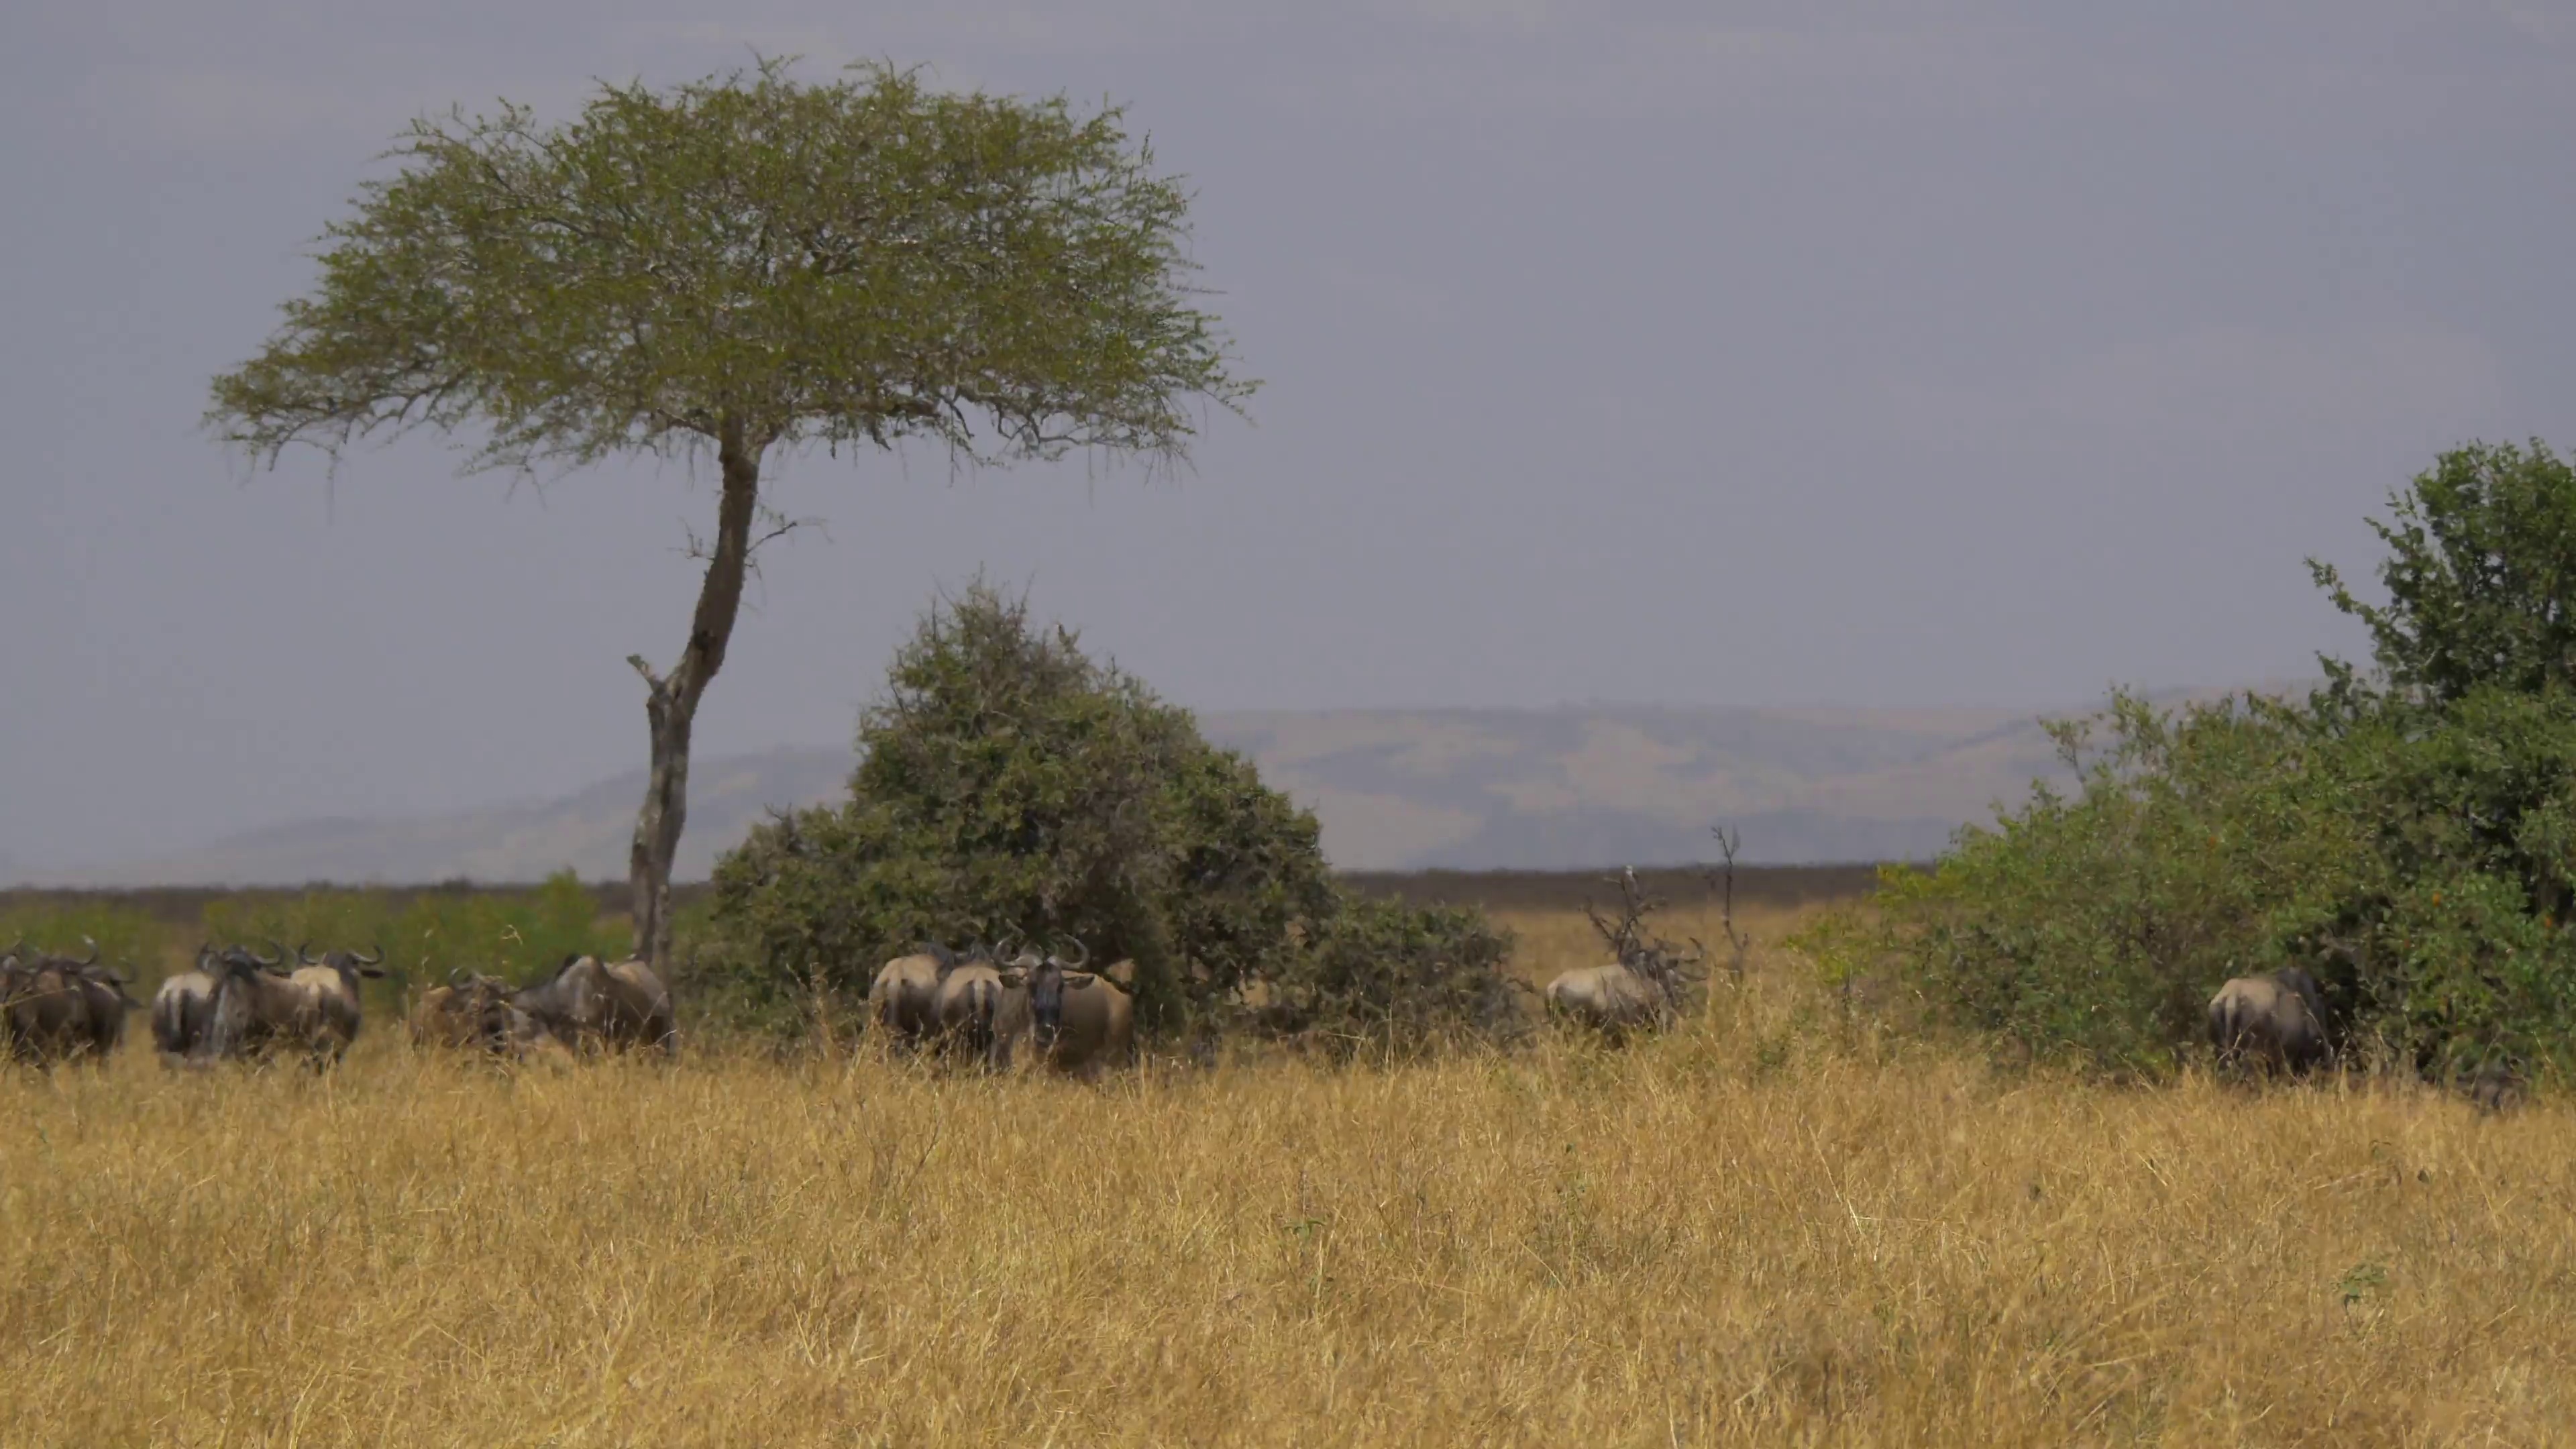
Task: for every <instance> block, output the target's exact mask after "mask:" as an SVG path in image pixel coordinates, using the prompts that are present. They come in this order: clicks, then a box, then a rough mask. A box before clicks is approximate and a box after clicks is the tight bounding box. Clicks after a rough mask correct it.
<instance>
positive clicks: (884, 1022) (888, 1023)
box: [868, 941, 998, 1048]
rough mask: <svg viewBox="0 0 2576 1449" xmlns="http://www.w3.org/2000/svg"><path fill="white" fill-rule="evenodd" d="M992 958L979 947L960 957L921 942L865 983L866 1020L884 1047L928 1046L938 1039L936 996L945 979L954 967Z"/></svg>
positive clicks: (927, 942)
mask: <svg viewBox="0 0 2576 1449" xmlns="http://www.w3.org/2000/svg"><path fill="white" fill-rule="evenodd" d="M997 954H998V953H996V952H993V951H989V950H987V949H986V948H985V946H984V943H983V942H981V941H978V942H975V943H974V944H972V945H970V946H968V947H967V948H966V949H965V950H963V951H951V950H949V949H948V948H947V947H945V946H942V945H938V944H936V943H934V942H930V941H924V942H922V943H921V949H920V950H918V951H915V952H914V953H912V954H911V955H909V956H897V957H895V958H894V959H893V960H891V961H888V962H887V963H885V964H884V965H883V966H880V967H878V968H877V974H876V978H875V979H874V980H872V981H870V982H869V983H868V1019H869V1020H870V1021H872V1022H874V1023H875V1024H876V1028H877V1030H878V1031H880V1032H882V1033H883V1034H884V1036H885V1039H886V1041H887V1042H888V1043H889V1044H892V1045H896V1046H904V1047H913V1048H919V1047H924V1046H929V1045H931V1044H932V1043H933V1042H934V1041H936V1040H938V1039H939V1037H940V1036H941V1035H942V1030H941V1027H940V1021H939V991H940V987H941V986H942V985H944V984H945V983H946V982H947V980H948V977H949V974H950V973H951V972H954V971H955V970H956V969H957V968H958V967H960V966H964V965H969V964H972V963H974V962H978V961H982V962H990V961H992V960H993V959H994V958H995V956H996V955H997Z"/></svg>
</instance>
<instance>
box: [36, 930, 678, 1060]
mask: <svg viewBox="0 0 2576 1449" xmlns="http://www.w3.org/2000/svg"><path fill="white" fill-rule="evenodd" d="M270 945H271V947H272V950H271V952H270V953H269V954H267V955H261V954H260V953H258V952H256V951H253V950H251V949H250V948H249V947H247V946H241V945H234V946H227V947H222V948H217V947H215V946H213V945H207V946H204V947H201V948H199V950H198V952H197V959H196V964H195V965H194V967H192V968H191V969H189V970H186V971H182V972H179V973H178V974H176V975H174V976H172V977H170V978H169V979H168V980H166V981H164V982H162V983H161V989H160V990H159V991H158V992H156V993H154V995H153V998H152V1003H151V1007H150V1012H151V1020H152V1041H153V1045H154V1046H155V1047H156V1048H157V1049H158V1050H159V1052H160V1054H161V1059H162V1060H163V1061H164V1062H167V1063H169V1064H171V1065H174V1066H176V1065H203V1064H206V1063H211V1062H216V1061H223V1060H228V1059H267V1058H289V1059H301V1060H302V1061H304V1062H305V1063H307V1064H309V1065H311V1066H313V1067H315V1068H317V1069H319V1068H326V1067H331V1066H335V1065H337V1064H338V1063H339V1061H340V1059H341V1058H342V1057H343V1056H345V1055H347V1053H348V1050H349V1045H350V1043H352V1042H354V1041H355V1040H357V1036H358V1028H359V1026H360V1025H361V1024H362V1022H363V1021H364V1016H365V1012H364V1007H363V1004H362V998H361V995H360V990H359V983H360V982H361V981H363V980H369V979H376V978H381V977H382V976H384V975H385V971H384V959H385V956H384V952H383V951H382V950H381V949H379V950H377V951H375V952H373V953H368V952H362V951H326V952H324V953H323V954H322V955H320V956H315V955H313V954H312V953H311V952H310V951H309V950H307V949H305V948H304V947H301V946H299V947H297V948H296V949H295V950H294V951H293V952H292V953H290V952H288V951H287V949H286V947H285V946H284V945H283V944H280V943H277V942H271V943H270ZM98 954H99V953H98V950H97V947H96V945H95V944H94V943H93V944H92V945H91V949H90V952H89V955H88V957H87V958H86V959H75V958H73V957H69V956H56V955H50V954H47V953H44V952H32V951H29V950H28V949H27V948H26V945H25V943H24V942H20V943H19V944H17V945H14V946H11V947H10V948H9V949H8V951H7V952H6V953H0V1047H5V1054H6V1056H7V1057H8V1058H9V1059H11V1060H14V1061H19V1062H25V1063H31V1064H35V1065H39V1066H51V1065H53V1064H54V1063H56V1062H62V1061H69V1060H74V1059H78V1058H99V1057H104V1056H106V1055H107V1054H108V1053H109V1052H112V1051H114V1050H115V1049H116V1048H117V1046H118V1045H119V1044H120V1043H121V1042H122V1041H123V1040H124V1037H125V1014H126V1013H127V1012H129V1011H139V1010H143V1009H144V1006H143V1003H141V1002H139V1001H136V1000H135V999H134V998H133V997H132V996H130V995H128V994H127V993H126V989H125V988H126V987H127V986H129V985H131V984H132V983H133V978H132V977H130V976H127V975H125V974H124V973H122V972H118V971H115V970H112V969H110V968H108V967H105V966H102V965H100V964H99V961H98ZM411 1031H412V1037H413V1040H414V1041H416V1042H420V1043H423V1044H440V1045H451V1046H457V1047H478V1048H482V1049H484V1050H487V1051H491V1052H494V1053H497V1054H503V1055H508V1056H512V1057H519V1058H526V1057H529V1056H533V1055H538V1054H542V1053H551V1052H570V1051H575V1050H583V1049H590V1048H597V1047H610V1048H616V1047H627V1046H651V1047H658V1048H660V1049H661V1050H663V1051H665V1052H669V1051H674V1050H676V1049H677V1047H678V1043H679V1037H678V1032H677V1030H676V1028H675V1023H674V1020H673V1016H672V1010H671V993H670V991H669V990H668V989H667V988H665V987H664V986H663V984H662V981H661V978H660V977H658V976H656V975H655V974H654V973H653V969H652V968H651V967H650V966H647V965H645V964H644V963H643V962H641V961H615V962H608V961H602V960H600V959H599V958H598V957H596V956H572V957H567V958H566V959H565V960H564V962H563V964H562V965H561V966H559V967H558V968H556V970H555V971H554V973H553V974H552V975H550V976H548V977H547V978H546V979H545V980H544V981H542V982H539V983H537V984H535V985H533V986H524V987H513V986H511V985H509V984H508V983H507V982H504V981H501V980H499V979H498V978H495V977H490V976H483V975H469V974H466V973H458V974H457V975H456V976H454V977H452V978H450V981H449V983H448V984H447V985H445V986H440V987H436V988H434V989H432V990H430V991H429V992H427V993H425V994H424V995H423V996H422V998H421V1000H420V1001H419V1002H418V1003H417V1004H416V1005H415V1006H414V1008H413V1011H412V1019H411Z"/></svg>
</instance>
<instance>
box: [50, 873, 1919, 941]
mask: <svg viewBox="0 0 2576 1449" xmlns="http://www.w3.org/2000/svg"><path fill="white" fill-rule="evenodd" d="M1616 869H1617V868H1616V867H1608V868H1600V869H1588V870H1357V871H1339V872H1336V873H1335V877H1334V878H1335V879H1336V880H1338V881H1339V882H1340V883H1341V884H1342V885H1343V886H1345V887H1346V888H1348V889H1349V890H1351V891H1353V892H1354V893H1356V894H1359V895H1364V896H1374V897H1378V898H1380V899H1384V900H1396V901H1404V902H1406V903H1408V904H1412V905H1418V906H1476V907H1479V908H1482V909H1484V910H1489V911H1572V910H1580V909H1582V907H1583V905H1584V903H1585V902H1586V901H1591V902H1594V903H1596V904H1597V903H1601V902H1606V901H1612V900H1615V899H1616V898H1617V896H1618V891H1617V889H1616V887H1615V886H1613V885H1611V884H1609V883H1608V882H1609V880H1610V878H1611V876H1612V875H1613V874H1615V872H1616ZM1713 869H1715V867H1713V866H1655V867H1651V868H1646V869H1641V870H1639V871H1638V872H1637V878H1638V879H1639V880H1640V881H1641V882H1643V883H1644V884H1645V887H1646V889H1647V890H1648V891H1650V892H1652V893H1653V894H1655V895H1658V896H1661V897H1663V898H1665V899H1666V900H1668V901H1671V902H1672V903H1674V904H1675V905H1687V904H1689V903H1692V902H1695V901H1698V900H1700V899H1701V898H1702V897H1703V896H1705V895H1706V894H1707V893H1708V892H1709V891H1710V890H1711V889H1712V886H1711V884H1710V881H1709V872H1710V871H1711V870H1713ZM1879 870H1880V867H1878V866H1876V865H1864V864H1842V865H1739V866H1737V867H1736V868H1735V901H1736V904H1737V905H1738V906H1742V907H1753V908H1766V909H1792V908H1795V907H1798V906H1805V905H1813V904H1817V903H1820V902H1826V901H1843V900H1853V899H1857V898H1859V897H1861V896H1865V895H1867V894H1869V893H1870V892H1871V891H1872V890H1875V889H1876V888H1877V886H1878V876H1879ZM542 889H544V887H542V886H540V885H534V884H509V885H495V884H489V883H485V882H481V881H470V880H451V881H440V882H438V883H436V884H434V885H385V886H375V885H370V886H348V885H341V884H336V883H332V882H325V881H316V882H313V883H312V884H310V885H301V886H140V887H133V888H128V889H106V888H99V889H83V888H72V887H38V886H13V887H9V888H7V889H0V918H5V917H7V916H11V915H14V914H17V913H19V912H21V911H38V910H44V911H59V910H70V909H77V908H82V907H105V908H112V909H123V910H129V911H133V912H136V913H138V914H141V915H145V916H149V917H150V918H152V919H153V920H155V921H159V922H161V923H163V924H165V925H172V926H194V925H196V924H197V923H198V922H200V921H202V920H204V919H205V918H206V908H207V907H208V906H210V905H215V904H218V903H229V904H234V905H244V906H258V905H262V904H269V903H280V904H282V903H285V902H290V901H294V900H298V899H300V898H302V897H304V896H307V895H310V894H312V893H314V892H317V891H352V890H356V891H364V892H367V893H369V894H380V895H381V896H383V897H384V899H385V901H386V903H387V904H388V905H390V906H393V907H396V908H400V907H402V906H406V905H409V904H411V903H412V902H414V901H418V900H424V899H428V900H435V899H440V898H448V899H457V898H465V897H478V896H479V897H485V898H490V899H495V900H498V901H501V902H504V903H507V902H514V901H518V900H521V899H523V898H524V899H528V900H533V899H535V897H536V895H537V893H538V892H539V891H540V890H542ZM583 889H585V890H587V891H589V892H590V894H591V896H592V898H593V899H594V900H596V901H597V902H598V904H599V913H600V915H601V916H603V917H607V916H615V915H619V914H621V913H623V912H624V911H625V910H626V907H627V897H628V888H627V884H626V882H624V881H622V880H620V881H593V882H589V883H587V884H585V885H584V887H583ZM710 890H711V887H710V886H709V885H708V884H707V883H706V882H704V881H692V882H689V883H686V884H681V885H674V886H673V887H672V888H671V897H672V904H673V906H674V908H675V909H677V910H679V911H681V912H683V913H686V912H689V911H691V910H692V908H694V907H697V906H700V905H703V904H704V903H705V902H706V900H707V899H708V893H709V891H710Z"/></svg>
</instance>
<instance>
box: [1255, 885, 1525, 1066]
mask: <svg viewBox="0 0 2576 1449" xmlns="http://www.w3.org/2000/svg"><path fill="white" fill-rule="evenodd" d="M1305 946H1306V949H1304V950H1302V951H1300V952H1298V953H1296V954H1295V955H1294V956H1292V957H1290V958H1289V959H1288V961H1287V963H1286V965H1285V966H1284V968H1283V969H1282V970H1281V971H1280V972H1279V974H1278V975H1277V977H1276V978H1275V979H1274V980H1273V981H1272V982H1271V983H1270V992H1269V997H1270V1000H1269V1004H1268V1005H1267V1006H1266V1007H1265V1008H1264V1009H1263V1011H1262V1012H1261V1013H1260V1014H1259V1019H1260V1021H1261V1024H1262V1026H1263V1027H1264V1028H1265V1029H1266V1030H1268V1031H1269V1032H1270V1033H1271V1034H1273V1035H1280V1036H1291V1037H1295V1038H1297V1039H1299V1040H1301V1041H1303V1042H1305V1043H1307V1044H1309V1045H1312V1046H1316V1047H1320V1048H1322V1049H1324V1050H1325V1051H1327V1052H1329V1053H1332V1054H1335V1055H1358V1054H1365V1053H1370V1052H1378V1053H1384V1054H1389V1055H1398V1056H1402V1055H1412V1054H1416V1053H1419V1052H1421V1051H1424V1050H1427V1049H1430V1048H1432V1047H1436V1046H1439V1045H1442V1044H1446V1043H1452V1042H1467V1041H1488V1042H1490V1041H1500V1040H1505V1039H1508V1038H1510V1037H1513V1036H1517V1035H1518V1034H1519V1033H1520V1032H1521V1030H1522V1028H1523V1025H1524V1023H1525V1021H1526V1017H1525V1014H1524V1013H1523V1012H1522V1011H1521V1008H1520V1002H1519V1000H1518V999H1517V997H1516V995H1515V991H1514V987H1513V986H1512V983H1511V981H1510V979H1509V978H1508V977H1506V976H1505V975H1504V973H1503V967H1504V965H1505V963H1506V962H1508V961H1509V960H1510V958H1511V953H1512V936H1511V933H1510V932H1509V931H1505V930H1500V929H1497V928H1496V927H1494V926H1493V925H1492V924H1490V923H1489V922H1488V921H1487V920H1486V919H1485V916H1484V913H1483V912H1481V911H1476V910H1471V909H1468V908H1465V907H1460V906H1428V907H1425V906H1412V905H1407V904H1405V903H1403V902H1401V901H1388V900H1379V899H1374V898H1370V897H1363V896H1348V895H1346V896H1344V897H1343V898H1342V899H1341V900H1340V902H1339V903H1338V905H1337V906H1336V908H1335V909H1334V910H1333V911H1332V912H1331V913H1330V914H1328V915H1326V916H1324V917H1322V918H1321V919H1319V920H1318V921H1316V922H1314V923H1313V924H1312V926H1311V929H1310V938H1309V939H1308V940H1307V941H1306V943H1305Z"/></svg>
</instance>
